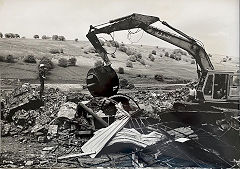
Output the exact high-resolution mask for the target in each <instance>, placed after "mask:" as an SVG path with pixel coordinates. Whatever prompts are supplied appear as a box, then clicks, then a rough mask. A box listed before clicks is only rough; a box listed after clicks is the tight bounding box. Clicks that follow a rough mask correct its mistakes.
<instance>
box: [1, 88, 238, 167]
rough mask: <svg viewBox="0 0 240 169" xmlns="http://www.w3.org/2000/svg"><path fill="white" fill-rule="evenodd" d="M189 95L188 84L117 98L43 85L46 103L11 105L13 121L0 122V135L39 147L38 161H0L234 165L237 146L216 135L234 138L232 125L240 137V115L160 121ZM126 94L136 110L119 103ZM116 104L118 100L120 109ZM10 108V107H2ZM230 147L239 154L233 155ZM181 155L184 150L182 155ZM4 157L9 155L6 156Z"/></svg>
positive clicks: (24, 163) (46, 164) (44, 164)
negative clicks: (204, 120)
mask: <svg viewBox="0 0 240 169" xmlns="http://www.w3.org/2000/svg"><path fill="white" fill-rule="evenodd" d="M20 91H22V92H17V91H15V93H14V94H12V95H17V94H20V93H24V92H25V91H27V90H26V89H20ZM29 91H30V93H34V92H33V91H35V92H36V93H37V91H38V89H35V88H31V87H30V88H29V86H28V92H29ZM28 92H26V93H25V95H28V94H27V93H28ZM187 94H188V88H187V87H183V88H181V89H177V90H172V91H170V92H161V91H157V90H156V91H153V90H151V91H146V90H138V89H137V92H131V93H130V92H129V93H128V94H127V95H126V96H125V95H122V97H120V96H118V97H116V98H113V97H110V98H102V97H99V98H93V97H91V96H87V95H85V94H82V93H77V92H62V91H60V90H59V89H57V88H56V89H54V88H47V89H45V93H44V104H43V105H41V106H39V107H38V108H37V107H35V108H34V109H24V107H20V108H19V109H15V110H16V111H15V112H14V113H13V114H12V116H11V120H10V121H9V119H7V118H3V119H2V120H1V136H2V137H12V138H15V139H16V140H17V142H18V143H20V144H22V145H25V144H29V147H28V148H31V147H33V148H34V145H32V144H38V145H39V146H40V145H41V148H40V149H38V150H39V152H38V154H35V159H33V158H32V156H31V157H30V156H29V157H28V158H26V157H25V159H23V157H21V158H20V157H17V158H16V159H18V160H12V159H11V160H12V161H14V162H12V163H8V162H6V160H5V162H3V161H0V166H1V167H9V166H10V167H11V166H15V167H21V166H29V167H32V166H33V167H36V166H37V167H49V166H54V167H95V166H97V167H98V166H99V167H121V166H122V167H132V166H136V167H140V166H142V167H148V166H156V167H159V166H165V167H166V166H167V167H169V166H173V167H183V166H189V165H191V166H196V167H206V166H210V167H226V166H227V167H231V166H233V165H234V164H233V163H231V162H229V159H233V157H234V158H235V161H239V160H238V159H237V158H236V157H239V154H240V153H238V152H237V151H239V152H240V150H238V148H236V147H231V148H230V147H229V145H228V144H227V143H224V144H223V143H222V142H221V139H224V138H226V137H228V136H231V133H232V131H231V130H234V133H235V131H236V132H238V135H239V117H240V115H238V116H234V117H232V116H229V117H228V118H225V119H219V120H217V121H216V123H215V124H213V123H211V124H201V126H200V127H199V128H194V127H192V126H188V125H183V124H178V123H177V122H169V121H163V119H161V118H162V117H163V116H161V114H166V113H167V112H169V111H171V110H172V109H173V105H174V103H175V102H181V101H185V100H186V97H187ZM36 96H37V95H36ZM121 98H122V99H123V100H121ZM126 98H127V100H129V101H135V102H133V103H131V104H133V105H134V106H133V107H135V108H133V109H129V107H128V106H129V105H126V104H125V102H124V101H125V100H124V99H126ZM111 99H112V100H111ZM108 101H109V102H108ZM112 101H113V102H112ZM121 101H122V102H121ZM8 103H13V102H8ZM103 103H104V104H108V103H114V104H113V105H114V106H115V108H116V110H115V109H114V110H111V109H110V108H106V107H104V106H103ZM118 103H122V107H121V106H120V105H121V104H119V105H118ZM11 106H14V104H8V105H7V106H6V107H8V108H11ZM131 106H132V105H130V107H131ZM4 111H5V112H4V113H5V114H7V113H9V111H7V109H5V110H4ZM116 111H118V112H116ZM110 119H111V120H110ZM173 126H175V127H173ZM176 126H177V127H176ZM209 127H210V129H209ZM211 130H214V131H217V132H219V133H222V134H221V137H219V138H218V137H216V136H215V135H211ZM94 132H95V134H94V135H93V133H94ZM229 133H230V134H229ZM206 138H207V139H209V140H211V142H215V143H217V144H218V145H221V146H225V147H227V150H225V149H224V150H225V151H224V153H226V154H227V155H228V156H229V159H228V158H225V156H223V154H224V153H222V152H221V151H222V150H221V146H214V145H212V144H209V143H208V141H209V140H208V141H206ZM208 144H209V145H208ZM130 145H131V146H130ZM232 145H233V144H232ZM110 150H111V151H110ZM114 150H115V151H114ZM192 150H194V151H195V153H196V152H198V153H199V155H197V157H196V159H192V158H193V157H191V158H190V157H189V156H187V155H184V153H186V152H185V151H187V153H190V154H191V153H192V154H194V152H192ZM23 151H25V150H24V149H23ZM230 152H231V153H232V152H234V153H236V154H235V155H234V156H233V157H230V154H231V153H230ZM166 154H167V155H168V156H166ZM179 154H183V155H182V157H180V156H179ZM232 154H233V153H232ZM89 156H90V157H92V158H94V159H91V158H89ZM205 156H206V158H209V159H211V158H212V159H214V160H216V161H217V163H216V164H211V161H207V160H206V159H202V157H205ZM194 158H195V157H194ZM4 159H8V158H7V157H5V156H4ZM239 159H240V157H239ZM11 160H8V161H11ZM201 160H203V161H205V164H203V163H202V161H201ZM20 161H22V162H20ZM236 165H237V164H236Z"/></svg>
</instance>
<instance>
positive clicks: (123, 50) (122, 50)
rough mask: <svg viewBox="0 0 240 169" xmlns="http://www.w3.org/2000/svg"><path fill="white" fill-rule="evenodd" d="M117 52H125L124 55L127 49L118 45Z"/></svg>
mask: <svg viewBox="0 0 240 169" xmlns="http://www.w3.org/2000/svg"><path fill="white" fill-rule="evenodd" d="M118 50H120V51H121V52H125V53H126V51H127V47H126V46H124V45H120V46H119V48H118Z"/></svg>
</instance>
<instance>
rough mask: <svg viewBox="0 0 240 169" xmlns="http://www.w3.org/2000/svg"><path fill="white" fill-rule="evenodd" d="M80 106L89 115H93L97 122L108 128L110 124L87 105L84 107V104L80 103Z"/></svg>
mask: <svg viewBox="0 0 240 169" xmlns="http://www.w3.org/2000/svg"><path fill="white" fill-rule="evenodd" d="M79 105H80V106H81V107H82V108H83V109H84V110H85V111H86V112H88V113H89V114H91V115H92V116H93V117H94V118H95V119H96V120H97V121H99V123H101V124H102V125H103V126H104V127H107V126H108V124H107V123H106V122H105V121H104V120H103V119H102V118H101V117H99V116H98V115H97V114H96V113H94V112H93V110H92V109H90V108H88V107H87V106H86V105H84V104H83V103H79Z"/></svg>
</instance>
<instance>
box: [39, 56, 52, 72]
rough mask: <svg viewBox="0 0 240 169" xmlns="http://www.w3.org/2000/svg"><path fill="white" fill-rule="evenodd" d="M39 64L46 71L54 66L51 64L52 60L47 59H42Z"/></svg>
mask: <svg viewBox="0 0 240 169" xmlns="http://www.w3.org/2000/svg"><path fill="white" fill-rule="evenodd" d="M39 64H44V65H45V67H46V68H47V69H48V70H50V69H53V68H54V64H53V62H52V60H50V59H49V58H47V57H43V58H42V59H41V60H40V62H39Z"/></svg>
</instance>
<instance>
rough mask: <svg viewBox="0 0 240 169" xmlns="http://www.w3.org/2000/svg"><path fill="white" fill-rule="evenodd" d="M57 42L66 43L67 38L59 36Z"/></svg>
mask: <svg viewBox="0 0 240 169" xmlns="http://www.w3.org/2000/svg"><path fill="white" fill-rule="evenodd" d="M57 40H59V41H65V40H66V38H65V37H64V36H58V38H57Z"/></svg>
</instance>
